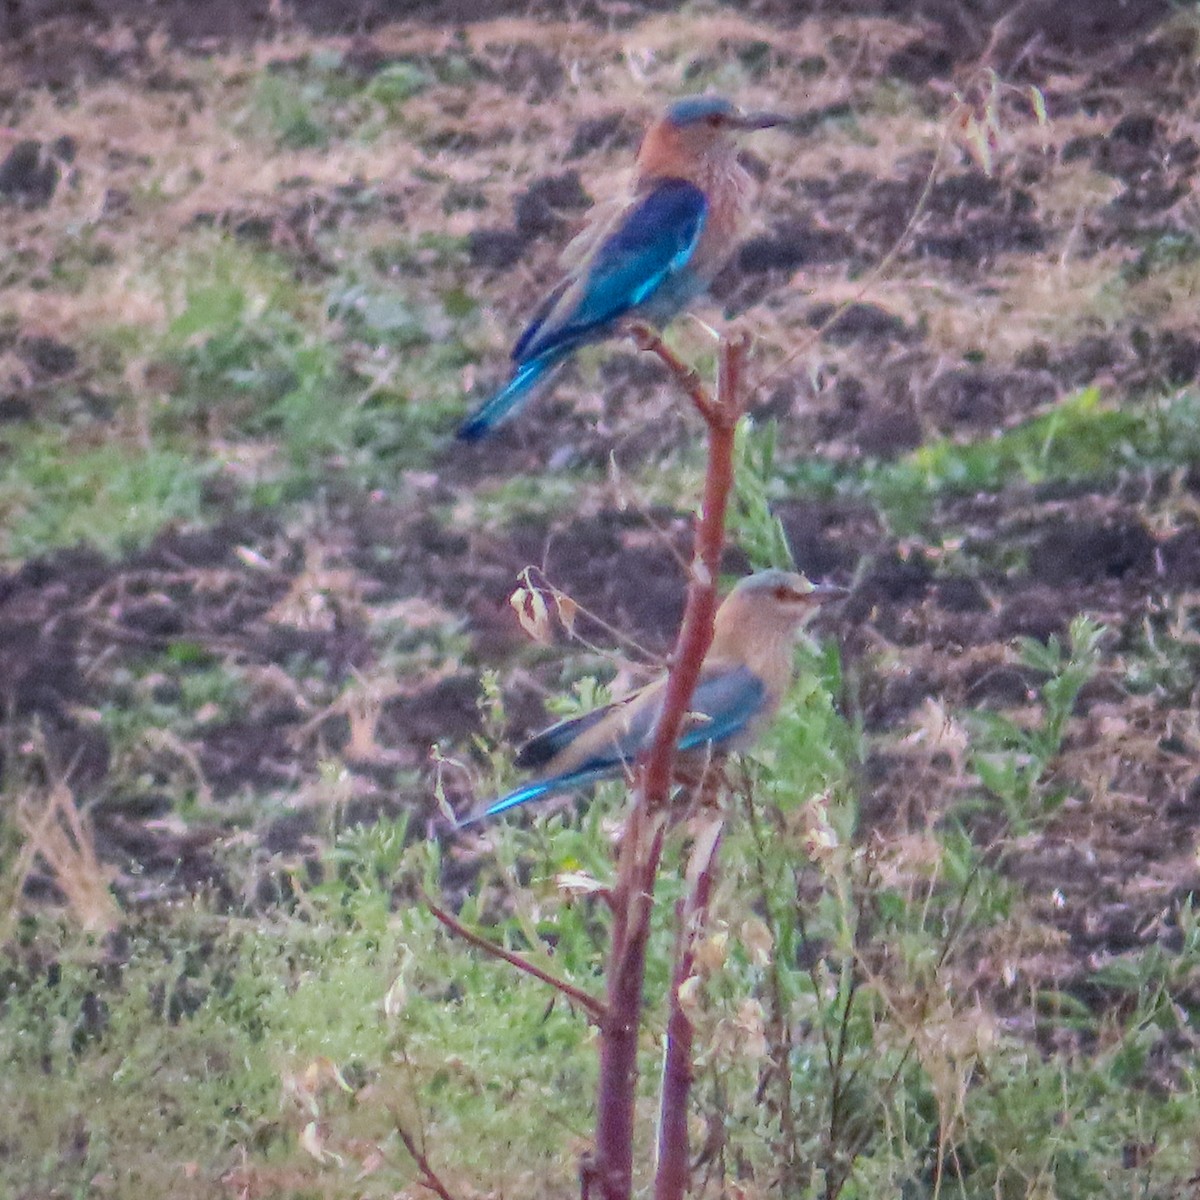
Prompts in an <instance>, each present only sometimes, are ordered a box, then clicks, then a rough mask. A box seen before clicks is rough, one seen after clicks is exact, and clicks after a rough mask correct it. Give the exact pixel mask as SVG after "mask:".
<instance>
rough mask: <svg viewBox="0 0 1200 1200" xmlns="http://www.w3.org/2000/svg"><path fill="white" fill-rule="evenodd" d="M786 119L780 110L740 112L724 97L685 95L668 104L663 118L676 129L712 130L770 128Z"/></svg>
mask: <svg viewBox="0 0 1200 1200" xmlns="http://www.w3.org/2000/svg"><path fill="white" fill-rule="evenodd" d="M788 119H789V118H787V117H785V116H783V115H782V114H780V113H771V112H743V111H742V110H741V109H740V108H738V106H737V105H736V104H734V103H733V102H732V101H731V100H726V99H725V97H724V96H713V95H704V96H687V97H685V98H684V99H683V100H676V101H675V103H674V104H672V105H670V106H669V107H668V109H667V111H666V113H665V114H664V116H663V120H664V121H665V122H666V123H667V124H669V125H673V126H674V127H675V128H676V129H680V130H683V129H688V130H691V129H708V130H711V131H712V132H714V133H717V132H721V131H723V130H732V129H769V128H770V127H771V126H772V125H782V124H785V123H786V122H787V121H788Z"/></svg>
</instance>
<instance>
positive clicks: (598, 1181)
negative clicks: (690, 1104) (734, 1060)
mask: <svg viewBox="0 0 1200 1200" xmlns="http://www.w3.org/2000/svg"><path fill="white" fill-rule="evenodd" d="M634 336H635V337H637V338H638V342H639V345H641V346H643V348H645V349H647V350H650V351H652V352H654V353H656V354H657V355H658V356H659V358H660V359H662V361H663V362H665V363H666V364H667V367H668V368H669V369H670V370H671V371H672V373H673V374H674V375H675V377H676V379H677V381H678V383H679V385H680V387H681V388H682V389H683V390H684V391H686V392H687V394H688V395H689V396H690V397H691V399H692V402H693V403H694V404H695V406H696V408H697V409H698V411H699V412H700V414H701V415H702V416H703V417H704V420H705V423H706V424H707V426H708V438H709V459H708V471H707V473H706V476H705V484H704V502H703V507H702V508H701V511H700V517H699V520H698V522H697V527H696V549H695V555H694V560H693V565H692V572H691V579H690V581H689V587H688V598H687V606H686V608H685V610H684V617H683V624H682V625H681V627H680V630H679V637H678V640H677V641H676V648H675V653H674V655H673V656H672V664H671V671H670V675H669V677H668V680H667V687H666V693H665V696H664V699H663V710H662V714H661V716H660V718H659V721H658V726H657V728H656V731H655V738H654V743H653V745H652V746H651V748H650V750H649V752H648V754H647V755H646V756H645V758H644V760H643V761H642V762H641V763H640V764H639V765H640V771H639V779H638V784H637V786H636V787H635V788H634V792H633V798H632V804H631V806H630V811H629V818H628V821H627V823H626V826H625V832H624V836H623V838H622V842H621V849H620V854H619V857H618V861H617V878H616V883H615V884H614V886H613V890H612V911H613V924H612V948H611V951H610V957H609V966H608V975H607V989H608V990H607V998H606V1006H605V1007H606V1013H605V1016H604V1019H603V1020H602V1021H601V1023H600V1080H599V1088H598V1097H597V1119H596V1149H595V1155H594V1157H593V1158H592V1159H590V1160H589V1161H588V1162H586V1163H585V1164H584V1166H583V1168H582V1170H581V1172H580V1175H581V1191H582V1193H583V1194H585V1195H587V1194H589V1193H590V1190H591V1187H592V1185H593V1184H595V1185H596V1186H597V1189H598V1191H599V1194H600V1195H601V1197H603V1200H629V1197H630V1194H631V1192H632V1189H633V1140H634V1138H633V1133H634V1116H635V1099H636V1090H637V1033H638V1024H639V1021H640V1017H641V1011H642V983H643V979H644V977H645V967H646V943H647V940H648V938H649V936H650V916H651V909H652V903H653V897H654V881H655V878H656V876H657V874H658V865H659V860H660V859H661V857H662V846H663V836H664V831H665V828H666V813H665V809H666V805H667V800H668V798H669V795H670V788H671V779H672V775H673V772H674V766H675V743H676V741H677V739H678V737H679V732H680V729H681V728H682V726H683V721H684V718H685V716H686V714H687V712H688V707H689V705H690V704H691V699H692V693H693V691H694V690H695V687H696V681H697V680H698V678H699V676H700V667H701V665H702V664H703V662H704V656H705V654H707V653H708V648H709V645H710V644H711V642H712V634H713V617H714V616H715V614H716V607H717V575H718V573H719V571H720V565H721V551H722V549H723V548H724V544H725V512H726V508H727V506H728V502H729V495H730V492H731V491H732V487H733V438H734V430H735V429H736V427H737V422H738V419H739V417H740V416H741V415H742V407H743V400H742V388H741V376H742V366H743V363H744V362H745V357H746V350H747V341H746V339H745V338H744V337H736V338H733V339H730V340H727V341H723V342H722V343H721V357H720V366H719V372H718V378H717V396H716V399H715V400H714V399H712V398H711V397H710V396H709V395H708V393H707V391H706V390H705V388H704V386H703V384H702V383H701V382H700V380H699V378H698V377H697V376H696V374H695V372H694V371H692V370H691V369H690V368H688V367H687V366H686V364H684V363H683V362H681V361H680V360H679V359H678V358H676V357H675V355H673V354H672V353H671V351H669V350H668V349H667V348H666V347H665V346H664V345H663V344H662V342H661V340H659V339H658V338H657V336H656V335H654V334H652V333H650V332H649V331H647V330H644V329H640V330H635V331H634ZM690 1057H691V1055H690V1047H689V1048H688V1054H687V1058H688V1068H687V1070H688V1075H689V1078H688V1080H687V1081H686V1082H685V1083H684V1086H683V1087H682V1089H681V1090H680V1089H676V1090H675V1091H674V1092H673V1093H672V1095H673V1097H675V1098H676V1099H677V1100H678V1102H679V1104H680V1106H681V1108H682V1111H683V1113H684V1114H685V1115H684V1128H683V1133H682V1144H683V1149H682V1153H683V1158H684V1163H685V1168H684V1169H685V1172H686V1161H687V1157H688V1153H687V1128H686V1110H687V1098H688V1091H689V1088H690ZM678 1140H679V1139H678V1137H677V1136H676V1135H672V1141H671V1145H672V1147H675V1146H676V1145H677V1144H678Z"/></svg>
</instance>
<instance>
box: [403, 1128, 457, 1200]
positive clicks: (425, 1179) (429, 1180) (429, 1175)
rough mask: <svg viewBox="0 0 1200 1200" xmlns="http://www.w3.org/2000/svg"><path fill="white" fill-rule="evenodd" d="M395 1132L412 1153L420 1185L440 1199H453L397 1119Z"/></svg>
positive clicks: (423, 1153) (410, 1135)
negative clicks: (418, 1172) (419, 1174)
mask: <svg viewBox="0 0 1200 1200" xmlns="http://www.w3.org/2000/svg"><path fill="white" fill-rule="evenodd" d="M396 1134H397V1136H398V1137H399V1138H400V1140H401V1141H402V1142H403V1143H404V1148H405V1150H407V1151H408V1152H409V1154H411V1155H412V1160H413V1162H415V1163H416V1164H417V1170H418V1171H420V1172H421V1179H420V1183H421V1185H422V1186H423V1187H427V1188H428V1189H429V1190H430V1191H431V1192H433V1193H434V1194H435V1195H437V1196H440V1197H441V1200H455V1196H454V1193H453V1192H452V1191H450V1189H449V1188H448V1187H446V1185H445V1184H444V1183H443V1182H442V1181H441V1180H440V1179H439V1178H438V1176H437V1172H436V1171H435V1170H434V1169H433V1168H432V1167H431V1166H430V1165H429V1159H428V1158H426V1157H425V1152H424V1151H423V1150H421V1148H420V1147H419V1146H418V1145H417V1143H416V1141H415V1140H414V1138H413V1136H412V1134H411V1133H409V1132H408V1130H407V1129H405V1128H404V1126H403V1125H401V1124H400V1122H399V1121H397V1122H396Z"/></svg>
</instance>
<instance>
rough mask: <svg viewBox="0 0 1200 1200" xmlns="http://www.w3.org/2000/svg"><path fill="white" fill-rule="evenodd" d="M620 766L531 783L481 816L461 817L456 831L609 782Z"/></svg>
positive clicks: (578, 772) (611, 763)
mask: <svg viewBox="0 0 1200 1200" xmlns="http://www.w3.org/2000/svg"><path fill="white" fill-rule="evenodd" d="M620 765H621V764H620V763H619V762H618V763H613V762H606V763H603V764H602V765H600V766H597V767H592V768H591V769H590V770H583V771H572V772H569V773H568V774H566V775H553V776H551V777H550V778H549V779H539V780H537V781H535V782H533V783H527V784H525V785H524V786H523V787H519V788H517V790H516V791H515V792H509V793H508V795H507V796H501V797H500V799H499V800H495V801H493V802H492V803H491V804H489V805H488V806H487V808H485V809H484V810H483V811H482V812H479V813H474V814H473V815H471V816H469V817H463V819H462V820H461V821H459V823H458V828H459V829H465V828H466V827H467V826H468V825H474V824H476V823H477V822H479V821H486V820H487V819H488V818H489V817H498V816H499V815H500V814H501V813H505V812H508V810H509V809H510V808H516V807H517V806H518V805H521V804H528V803H529V801H530V800H543V799H545V798H546V797H547V796H555V795H557V794H558V793H559V792H570V791H574V790H575V789H576V788H584V787H587V786H589V785H590V784H593V783H596V782H598V781H599V780H601V779H607V778H609V776H611V775H612V774H613V773H614V770H615V769H618V768H619V767H620Z"/></svg>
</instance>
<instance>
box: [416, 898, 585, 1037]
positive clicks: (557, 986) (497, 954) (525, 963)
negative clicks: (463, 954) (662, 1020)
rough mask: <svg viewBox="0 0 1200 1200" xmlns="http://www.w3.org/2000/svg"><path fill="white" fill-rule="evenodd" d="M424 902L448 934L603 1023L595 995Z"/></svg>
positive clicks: (430, 902)
mask: <svg viewBox="0 0 1200 1200" xmlns="http://www.w3.org/2000/svg"><path fill="white" fill-rule="evenodd" d="M425 903H426V904H427V905H429V911H430V912H431V913H433V915H434V916H435V917H437V919H438V920H439V921H441V923H442V924H443V925H445V927H446V928H447V929H449V930H450V932H451V933H454V934H457V935H458V936H459V937H460V938H462V939H463V941H465V942H469V943H470V944H471V945H472V946H474V947H476V949H478V950H482V951H483V952H484V953H485V954H490V955H491V956H492V957H493V958H499V959H502V960H503V961H504V962H506V963H508V964H509V965H510V966H514V967H516V968H517V970H518V971H524V972H525V974H526V975H532V976H533V977H534V979H540V980H541V981H542V982H543V983H547V984H549V985H550V986H551V987H552V988H554V990H555V991H556V992H561V993H562V994H563V995H564V996H566V997H567V999H568V1000H570V1001H571V1002H572V1003H574V1004H578V1005H579V1007H580V1008H582V1009H583V1011H584V1012H586V1013H587V1015H588V1016H589V1017H590V1018H591V1019H592V1021H593V1022H594V1023H595V1024H597V1025H599V1024H601V1023H602V1022H603V1020H604V1012H605V1010H604V1005H603V1004H602V1003H601V1002H600V1001H599V1000H597V999H596V997H595V996H592V995H590V994H589V993H587V992H585V991H583V989H582V988H577V987H576V986H575V985H574V984H573V983H568V982H567V981H566V980H565V979H559V978H558V976H557V975H551V974H550V972H549V971H544V970H543V969H542V968H541V967H539V966H536V965H535V964H534V963H531V962H530V961H529V959H527V958H525V957H524V956H523V955H520V954H517V953H516V951H514V950H506V949H505V948H504V947H503V946H500V945H497V944H496V943H495V942H493V941H491V940H490V939H488V938H485V937H483V936H482V935H481V934H478V933H475V932H474V931H473V930H471V929H468V928H467V927H466V926H465V925H464V924H463V923H462V922H461V921H460V920H459V919H458V918H457V917H455V916H452V915H451V914H450V913H448V912H447V911H446V910H445V909H444V908H439V907H438V906H437V905H436V904H434V902H433V901H432V900H431V899H430V898H429V897H428V896H426V897H425Z"/></svg>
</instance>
